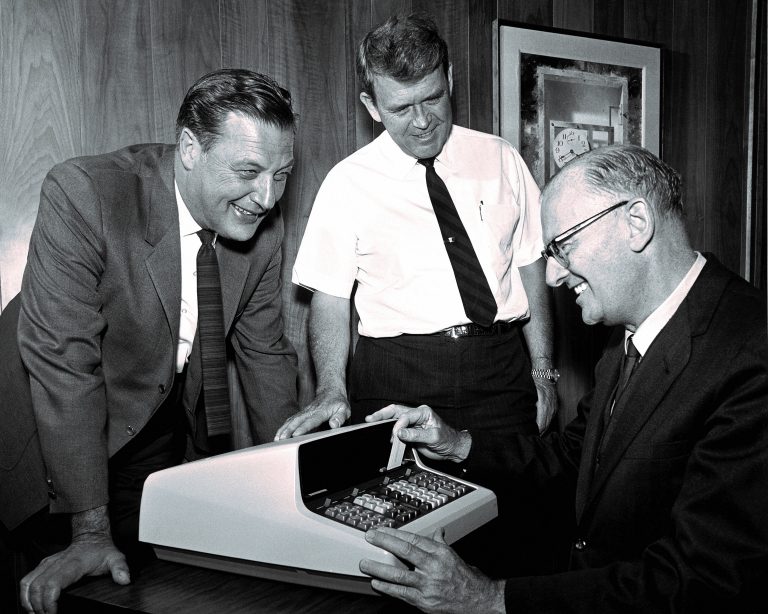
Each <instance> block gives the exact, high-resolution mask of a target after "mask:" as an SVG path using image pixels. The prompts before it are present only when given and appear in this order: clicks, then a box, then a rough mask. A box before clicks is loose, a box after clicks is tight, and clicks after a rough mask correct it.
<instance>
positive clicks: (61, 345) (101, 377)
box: [0, 144, 297, 528]
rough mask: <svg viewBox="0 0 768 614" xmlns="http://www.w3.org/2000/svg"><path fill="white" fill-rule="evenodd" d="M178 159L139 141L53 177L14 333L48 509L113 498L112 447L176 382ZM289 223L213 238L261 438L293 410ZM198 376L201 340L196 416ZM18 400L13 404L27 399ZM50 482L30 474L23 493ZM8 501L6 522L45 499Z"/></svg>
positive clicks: (189, 402)
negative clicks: (284, 245)
mask: <svg viewBox="0 0 768 614" xmlns="http://www.w3.org/2000/svg"><path fill="white" fill-rule="evenodd" d="M173 162H174V148H173V147H172V146H169V145H158V144H154V145H137V146H133V147H128V148H125V149H122V150H119V151H116V152H113V153H110V154H105V155H101V156H92V157H85V158H78V159H74V160H70V161H67V162H65V163H63V164H60V165H57V166H56V167H55V168H54V169H53V170H51V172H50V173H49V174H48V176H47V177H46V179H45V181H44V182H43V187H42V192H41V198H40V209H39V212H38V216H37V220H36V223H35V228H34V230H33V233H32V239H31V243H30V248H29V258H28V262H27V267H26V269H25V272H24V279H23V283H22V290H21V313H20V315H19V322H18V344H19V348H20V352H21V357H22V359H23V362H24V365H25V366H26V368H27V370H28V371H29V375H30V377H29V380H30V387H31V388H30V389H31V397H32V403H33V406H34V413H35V423H36V425H37V429H38V435H39V442H40V446H41V449H42V456H43V458H44V460H45V464H46V467H47V474H48V477H49V479H50V483H49V485H48V486H49V489H50V490H51V491H52V492H53V493H55V498H54V499H51V503H50V509H51V511H52V512H76V511H79V510H85V509H90V508H93V507H96V506H99V505H103V504H105V503H106V502H107V459H108V458H109V457H111V456H112V455H114V454H115V452H117V451H118V450H119V449H120V448H121V447H122V446H123V445H125V444H126V443H127V442H128V441H129V440H131V438H132V437H134V436H135V435H136V434H137V433H138V432H140V431H141V429H142V428H143V427H144V425H146V423H147V422H148V420H149V418H150V417H151V416H152V414H153V412H154V411H155V409H157V407H159V406H160V404H161V403H162V402H163V401H164V400H165V398H166V397H167V396H168V394H169V393H170V391H171V388H172V384H173V381H174V376H175V361H176V358H175V357H176V347H177V343H178V334H179V317H180V313H179V311H180V296H181V253H180V241H179V223H178V211H177V206H176V197H175V192H174V184H173ZM282 236H283V226H282V219H281V217H280V214H279V210H277V209H275V210H274V211H273V212H272V213H271V214H270V215H269V216H268V217H267V218H265V220H264V221H263V222H262V223H261V225H260V226H259V229H258V230H257V232H256V235H255V236H254V237H253V239H251V240H250V241H246V242H233V241H227V240H225V239H220V240H219V241H217V249H216V252H217V255H218V259H219V268H220V270H221V277H222V299H223V307H224V322H225V330H226V332H227V338H228V342H229V346H230V350H231V352H232V355H233V359H234V363H235V365H236V366H237V371H238V373H239V379H240V385H241V387H242V391H243V396H244V398H245V403H246V405H247V408H248V418H249V421H250V426H251V430H252V433H253V440H254V441H255V442H256V443H259V442H264V441H270V440H271V439H272V437H273V436H274V433H275V431H276V430H277V428H278V427H279V426H280V424H282V422H283V421H284V419H285V418H286V417H288V416H289V415H291V414H292V413H293V412H295V411H296V410H297V400H296V381H297V380H296V357H295V352H294V351H293V348H292V347H291V345H290V343H289V342H288V341H287V339H286V338H285V336H284V335H283V323H282V317H281V300H280V285H281V284H280V266H281V252H280V245H281V240H282ZM195 346H197V344H196V343H195ZM201 385H202V384H201V372H200V359H199V349H198V350H197V351H193V353H192V355H191V357H190V364H189V366H188V368H187V378H186V386H185V398H184V406H185V409H186V410H187V414H188V419H189V422H190V425H192V427H193V428H194V424H195V419H194V415H193V414H194V410H195V408H196V405H197V403H196V401H197V398H198V396H199V392H200V389H201ZM11 405H12V404H10V403H3V408H4V409H3V411H4V412H8V411H22V410H21V409H20V408H19V407H18V405H17V404H13V405H14V406H13V407H12V406H11ZM21 435H23V436H22V437H21V439H22V440H24V439H26V438H28V436H29V433H28V432H24V433H22V434H21ZM6 436H8V435H7V434H6ZM2 447H4V446H2ZM17 448H18V446H17ZM14 454H16V453H14ZM0 455H2V453H0ZM16 460H18V456H17V457H16V458H15V459H13V458H12V459H6V460H5V461H4V462H3V464H2V466H3V467H10V466H14V462H15V461H16ZM15 466H16V467H18V463H16V465H15ZM3 480H4V481H5V480H6V478H3ZM44 487H45V484H37V483H33V484H31V485H30V489H31V490H33V491H34V493H33V494H35V496H33V497H27V498H26V499H28V498H31V499H32V500H37V498H38V497H37V493H38V491H39V488H44ZM4 494H5V493H4ZM19 499H25V498H24V497H19ZM0 504H1V506H0V507H2V510H3V515H2V520H3V522H4V524H6V526H7V527H9V528H10V527H11V526H13V525H14V524H16V523H17V522H18V521H20V520H22V519H23V517H24V516H25V515H26V514H28V513H30V512H33V511H36V510H30V509H27V508H26V506H25V501H22V500H18V501H15V500H10V501H0Z"/></svg>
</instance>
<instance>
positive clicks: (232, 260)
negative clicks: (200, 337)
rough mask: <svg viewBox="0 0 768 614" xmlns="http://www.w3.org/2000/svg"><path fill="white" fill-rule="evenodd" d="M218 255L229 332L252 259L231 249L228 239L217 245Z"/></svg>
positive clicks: (223, 304)
mask: <svg viewBox="0 0 768 614" xmlns="http://www.w3.org/2000/svg"><path fill="white" fill-rule="evenodd" d="M219 248H220V249H219ZM216 255H217V256H218V259H219V275H220V277H221V301H222V308H223V309H224V330H225V331H226V333H227V334H229V330H230V328H231V327H232V323H233V321H234V319H235V314H236V313H237V307H238V304H239V302H240V296H242V293H243V287H244V286H245V281H246V279H247V277H248V270H249V268H250V261H249V260H248V258H246V257H245V256H244V255H243V254H241V253H239V252H237V251H235V250H232V249H230V248H229V247H228V245H227V241H221V242H220V245H217V250H216Z"/></svg>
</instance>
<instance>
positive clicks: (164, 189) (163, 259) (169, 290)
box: [145, 150, 181, 344]
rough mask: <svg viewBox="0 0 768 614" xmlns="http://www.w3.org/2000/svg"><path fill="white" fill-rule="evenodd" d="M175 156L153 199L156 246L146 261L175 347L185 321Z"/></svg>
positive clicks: (165, 163)
mask: <svg viewBox="0 0 768 614" xmlns="http://www.w3.org/2000/svg"><path fill="white" fill-rule="evenodd" d="M173 159H174V152H173V150H169V152H168V153H166V155H164V156H163V158H162V159H161V160H160V173H159V175H157V176H156V178H155V182H154V184H153V186H152V188H151V193H150V196H149V215H148V218H147V219H148V221H147V231H146V235H145V237H146V241H147V243H149V244H150V245H151V246H153V249H152V251H151V252H150V253H149V255H148V256H147V258H146V266H147V271H148V272H149V276H150V278H151V280H152V283H153V284H154V286H155V291H156V292H157V296H158V299H159V300H160V304H161V305H162V307H163V311H164V312H165V317H166V319H167V321H168V327H169V330H170V332H171V337H172V339H173V342H174V344H176V343H178V336H179V319H180V317H181V314H180V309H181V299H180V297H181V244H180V239H179V214H178V209H177V206H176V194H175V191H174V187H173Z"/></svg>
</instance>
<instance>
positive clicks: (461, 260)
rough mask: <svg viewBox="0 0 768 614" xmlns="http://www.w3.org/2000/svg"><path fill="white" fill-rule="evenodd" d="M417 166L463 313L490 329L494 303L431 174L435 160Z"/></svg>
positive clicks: (452, 211) (440, 184)
mask: <svg viewBox="0 0 768 614" xmlns="http://www.w3.org/2000/svg"><path fill="white" fill-rule="evenodd" d="M419 164H423V165H424V166H425V167H426V169H427V191H428V192H429V198H430V200H431V201H432V208H433V209H434V211H435V216H436V217H437V223H438V225H439V226H440V233H441V234H442V235H443V244H444V245H445V249H446V251H447V252H448V259H449V260H450V261H451V267H453V275H454V277H455V278H456V285H457V286H458V287H459V295H460V296H461V303H462V305H463V306H464V312H465V313H466V314H467V317H468V318H469V319H470V320H472V321H473V322H474V323H475V324H479V325H480V326H491V325H492V324H493V321H494V320H495V319H496V311H497V307H496V300H495V299H494V298H493V293H492V292H491V288H490V287H489V286H488V280H487V279H486V278H485V273H483V269H482V267H481V266H480V261H479V260H478V259H477V254H476V253H475V250H474V248H473V247H472V243H471V242H470V240H469V236H468V235H467V231H466V229H465V228H464V225H463V224H462V223H461V218H459V213H458V211H456V206H455V205H454V204H453V200H452V199H451V195H450V193H449V192H448V188H447V187H446V186H445V183H443V180H442V179H440V177H439V176H438V174H437V172H435V159H434V158H424V159H422V160H419Z"/></svg>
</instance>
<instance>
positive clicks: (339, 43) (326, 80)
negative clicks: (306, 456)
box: [269, 0, 348, 404]
mask: <svg viewBox="0 0 768 614" xmlns="http://www.w3.org/2000/svg"><path fill="white" fill-rule="evenodd" d="M344 9H345V4H344V2H343V1H340V0H334V1H333V2H322V3H319V2H318V3H312V4H308V3H306V2H301V1H300V0H291V1H287V2H279V3H276V2H273V3H270V5H269V20H270V24H271V25H272V26H273V31H274V32H277V33H279V35H277V36H274V37H272V39H271V40H270V48H271V51H270V57H271V58H272V60H271V61H270V68H271V71H272V74H273V75H275V76H276V77H277V78H278V79H279V80H280V81H281V82H282V83H285V84H286V86H287V87H288V88H289V89H290V90H291V93H292V95H293V98H294V101H295V104H296V110H297V112H298V113H299V116H300V120H299V134H298V138H297V141H296V148H295V156H296V166H295V169H296V170H295V171H294V176H292V177H291V179H290V180H289V185H288V188H287V190H286V194H285V195H284V196H283V199H282V201H281V208H282V211H283V215H284V217H285V241H284V243H283V280H284V283H283V301H284V306H283V314H284V319H285V326H286V334H287V335H288V337H289V338H290V340H291V341H292V343H293V344H294V347H295V348H296V351H297V353H298V355H299V371H300V390H299V393H300V402H301V403H302V404H306V403H307V402H309V401H310V400H311V399H312V397H313V395H314V374H313V372H312V368H311V364H310V358H309V352H308V349H307V336H306V332H307V331H306V323H307V313H308V307H309V301H308V299H309V296H308V293H307V292H306V291H304V290H302V289H300V288H298V287H297V286H294V285H293V284H291V283H290V279H291V269H292V268H293V263H294V260H295V257H296V252H297V250H298V246H299V243H300V241H301V237H302V235H303V234H304V228H305V227H306V223H307V219H308V217H309V212H310V210H311V207H312V203H313V201H314V198H315V194H316V193H317V190H318V188H319V187H320V183H321V182H322V180H323V179H324V178H325V175H326V174H327V173H328V171H329V170H330V169H331V167H332V166H333V165H334V164H336V162H338V161H339V160H341V159H342V158H343V157H345V156H346V155H347V117H348V110H347V70H346V64H345V53H346V49H347V47H346V45H347V43H346V28H345V26H346V21H345V11H344Z"/></svg>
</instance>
